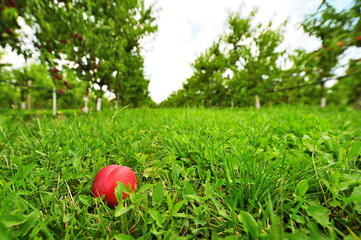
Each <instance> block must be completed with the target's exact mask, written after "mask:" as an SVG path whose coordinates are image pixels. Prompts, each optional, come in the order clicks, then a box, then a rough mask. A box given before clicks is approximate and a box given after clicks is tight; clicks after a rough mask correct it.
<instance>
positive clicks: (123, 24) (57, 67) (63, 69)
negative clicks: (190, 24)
mask: <svg viewBox="0 0 361 240" xmlns="http://www.w3.org/2000/svg"><path fill="white" fill-rule="evenodd" d="M153 15H154V7H153V6H150V7H146V6H145V4H144V1H143V0H127V1H124V0H116V1H107V0H96V1H95V0H45V1H38V0H27V1H22V0H8V1H2V2H1V3H0V16H1V24H0V31H1V36H0V37H1V38H0V42H1V46H2V47H3V48H4V47H5V46H10V47H11V49H12V50H16V51H17V52H18V53H19V54H23V55H24V57H25V58H26V59H28V58H29V57H31V56H32V54H33V53H34V52H37V53H38V54H40V61H41V65H42V66H45V67H46V69H47V72H48V74H47V76H46V77H43V78H42V80H39V78H32V81H33V83H32V84H33V85H38V86H49V83H50V86H49V87H52V89H53V91H52V94H53V101H54V103H55V101H56V100H57V95H56V94H57V93H59V92H60V93H63V92H65V90H64V88H67V89H74V85H76V86H75V87H78V86H81V87H83V93H84V99H85V106H84V108H83V110H84V111H85V112H87V111H88V106H87V102H88V101H89V92H90V93H93V94H94V95H95V96H96V98H97V108H98V110H100V109H101V99H102V98H103V96H104V92H105V91H108V92H112V93H114V95H115V96H116V105H117V106H119V105H130V106H133V107H138V106H141V105H144V104H145V103H147V102H148V101H150V97H149V92H148V84H149V80H148V79H146V78H145V76H144V71H143V62H144V60H143V57H142V56H141V47H142V46H141V45H140V42H141V40H142V39H144V38H145V37H146V36H149V35H150V34H152V33H154V32H155V31H156V30H157V26H156V25H155V24H154V21H155V17H154V16H153ZM22 19H23V20H24V21H25V23H26V24H27V25H28V26H30V27H31V28H32V29H33V34H31V35H33V36H29V35H24V32H22V31H21V28H20V26H19V21H20V20H22ZM28 39H31V40H32V45H33V47H28V46H27V45H26V44H25V40H28ZM34 49H36V51H34ZM15 75H16V74H15ZM24 77H25V79H24ZM27 78H28V79H27ZM29 78H30V76H27V75H26V74H23V77H22V78H19V77H18V76H15V77H14V79H15V80H13V82H15V83H23V82H24V81H25V82H28V80H29ZM74 79H75V81H74ZM45 80H46V83H44V82H42V81H45ZM70 80H71V81H72V82H73V83H72V84H70V82H69V81H70ZM72 91H73V90H72ZM20 92H21V91H20ZM20 95H21V94H20ZM54 106H56V104H54ZM55 112H56V109H55V108H54V113H55Z"/></svg>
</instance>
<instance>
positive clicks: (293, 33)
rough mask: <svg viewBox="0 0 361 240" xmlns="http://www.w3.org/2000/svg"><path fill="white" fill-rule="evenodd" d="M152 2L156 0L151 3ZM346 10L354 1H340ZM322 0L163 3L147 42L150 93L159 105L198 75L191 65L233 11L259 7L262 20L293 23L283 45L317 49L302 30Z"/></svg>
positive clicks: (162, 0) (186, 0) (159, 3)
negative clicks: (151, 39) (150, 38)
mask: <svg viewBox="0 0 361 240" xmlns="http://www.w3.org/2000/svg"><path fill="white" fill-rule="evenodd" d="M145 1H146V3H147V4H150V3H153V2H154V0H145ZM332 2H333V4H334V5H335V6H336V7H337V8H343V7H345V6H346V5H347V4H349V3H350V2H351V0H338V1H337V0H334V1H332ZM320 3H321V0H273V1H270V0H248V1H244V2H243V3H242V1H239V0H238V1H236V0H182V1H179V0H178V1H175V0H159V1H157V3H156V6H158V8H161V10H160V11H159V13H158V21H157V23H158V26H159V31H158V33H157V34H156V36H155V37H154V39H153V42H152V43H150V44H147V45H148V47H147V50H146V51H145V52H144V56H145V71H146V74H147V75H148V77H149V78H150V80H151V82H150V86H149V90H150V94H151V97H152V99H153V100H154V101H155V102H157V103H159V102H161V101H162V100H165V99H166V98H167V97H168V96H169V95H170V94H171V93H172V92H173V91H176V90H178V89H179V88H181V87H182V83H183V82H185V81H186V79H187V78H188V77H190V76H191V75H192V68H191V66H190V64H191V63H192V62H193V61H194V60H195V58H196V57H197V56H199V54H200V53H202V52H204V50H205V49H206V48H208V47H209V46H211V44H212V42H213V41H215V40H216V39H217V37H218V36H219V35H220V34H222V33H223V32H224V30H225V29H226V21H227V16H228V13H229V12H230V11H231V12H234V11H241V12H242V13H244V15H245V16H247V15H248V13H249V11H250V10H251V9H252V8H253V7H257V8H258V14H257V17H256V19H255V21H257V22H264V23H266V22H268V21H269V20H271V19H273V20H274V22H275V23H276V24H280V23H282V22H283V21H284V20H286V19H288V25H287V26H288V27H287V33H286V37H285V42H284V45H283V47H284V48H288V49H295V48H304V49H306V50H309V51H311V50H314V49H316V48H318V47H319V46H320V44H321V43H320V42H319V41H318V40H317V39H315V38H310V37H308V36H307V35H306V34H304V33H303V31H302V30H300V29H298V26H299V23H300V22H301V21H302V20H303V18H304V16H305V15H306V14H309V13H313V12H315V11H316V9H317V7H318V6H319V5H320Z"/></svg>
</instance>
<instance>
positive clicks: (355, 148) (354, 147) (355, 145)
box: [350, 142, 361, 157]
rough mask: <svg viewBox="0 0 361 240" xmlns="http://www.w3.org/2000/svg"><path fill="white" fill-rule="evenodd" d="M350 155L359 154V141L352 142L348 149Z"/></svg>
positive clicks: (360, 149) (360, 148) (360, 147)
mask: <svg viewBox="0 0 361 240" xmlns="http://www.w3.org/2000/svg"><path fill="white" fill-rule="evenodd" d="M350 153H351V156H352V157H356V156H357V155H360V154H361V142H354V143H353V144H352V146H351V150H350Z"/></svg>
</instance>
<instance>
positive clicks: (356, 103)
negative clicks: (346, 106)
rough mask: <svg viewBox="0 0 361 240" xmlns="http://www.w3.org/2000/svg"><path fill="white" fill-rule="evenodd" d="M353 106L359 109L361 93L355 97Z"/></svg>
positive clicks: (360, 107) (360, 108)
mask: <svg viewBox="0 0 361 240" xmlns="http://www.w3.org/2000/svg"><path fill="white" fill-rule="evenodd" d="M354 108H355V109H358V110H361V95H360V96H359V97H358V98H357V99H356V102H355V105H354Z"/></svg>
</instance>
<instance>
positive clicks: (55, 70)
mask: <svg viewBox="0 0 361 240" xmlns="http://www.w3.org/2000/svg"><path fill="white" fill-rule="evenodd" d="M51 71H52V72H60V70H59V69H57V68H53V69H51Z"/></svg>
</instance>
